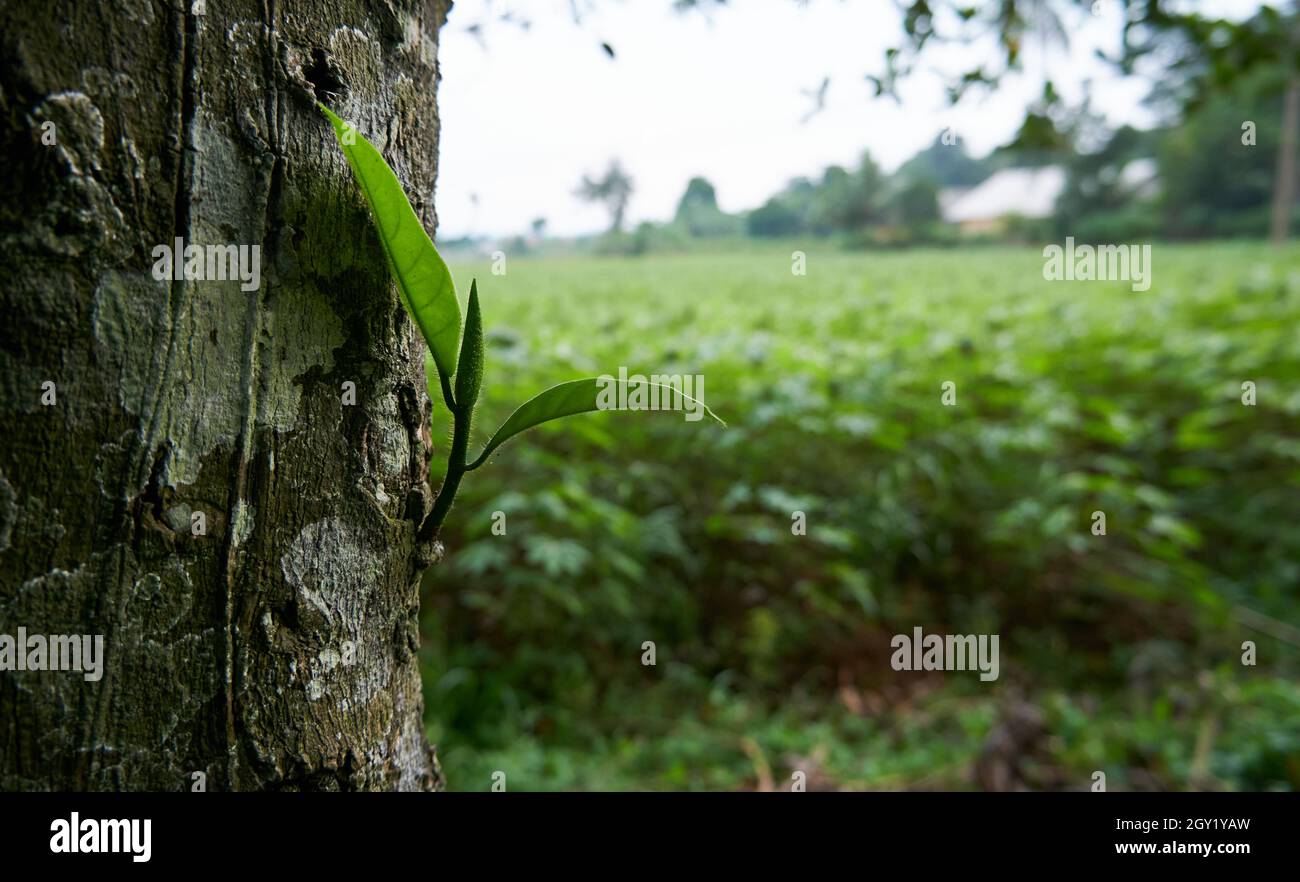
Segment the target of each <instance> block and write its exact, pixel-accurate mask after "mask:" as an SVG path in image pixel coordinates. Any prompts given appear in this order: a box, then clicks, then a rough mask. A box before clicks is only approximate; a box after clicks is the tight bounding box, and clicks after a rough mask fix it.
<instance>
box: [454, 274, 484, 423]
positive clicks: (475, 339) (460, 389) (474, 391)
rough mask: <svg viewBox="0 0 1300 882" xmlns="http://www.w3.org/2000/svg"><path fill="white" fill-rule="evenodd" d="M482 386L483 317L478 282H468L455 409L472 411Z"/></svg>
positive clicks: (457, 368) (457, 370) (457, 373)
mask: <svg viewBox="0 0 1300 882" xmlns="http://www.w3.org/2000/svg"><path fill="white" fill-rule="evenodd" d="M482 385H483V316H482V315H481V314H480V313H479V308H478V281H477V280H475V281H473V282H470V286H469V308H468V309H467V310H466V312H465V337H464V339H463V340H461V343H460V360H459V361H458V362H456V407H457V408H459V409H460V410H461V412H462V413H469V412H470V411H472V410H473V409H474V402H475V401H477V400H478V392H479V388H480V387H481V386H482Z"/></svg>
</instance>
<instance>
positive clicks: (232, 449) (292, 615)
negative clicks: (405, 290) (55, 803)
mask: <svg viewBox="0 0 1300 882" xmlns="http://www.w3.org/2000/svg"><path fill="white" fill-rule="evenodd" d="M449 5H450V4H449V3H447V2H445V0H293V2H286V0H198V2H195V0H114V2H112V3H99V2H95V3H86V2H84V0H39V2H37V0H17V2H12V0H11V2H6V3H4V4H3V5H2V6H0V35H2V36H0V43H2V49H3V55H0V59H2V60H0V163H2V164H3V175H0V191H2V193H0V279H3V282H2V283H0V284H2V290H0V306H2V308H3V313H2V314H3V317H4V320H3V324H2V325H0V423H2V424H3V437H2V438H0V634H8V635H15V634H16V632H17V629H18V628H19V627H23V628H25V629H26V631H27V633H28V634H41V635H47V634H102V635H104V642H105V653H106V659H107V660H106V665H105V669H104V674H103V678H102V679H101V680H99V681H98V682H89V681H87V680H86V679H85V678H84V677H83V676H82V675H80V674H78V673H75V672H66V671H65V672H58V671H31V670H28V671H22V672H14V671H6V672H3V673H0V789H92V790H94V789H150V790H181V789H191V787H192V784H193V782H194V781H196V780H197V779H196V777H195V775H194V773H196V772H202V773H204V775H205V776H206V782H207V787H208V789H213V790H221V789H255V788H279V789H330V790H333V789H432V788H435V787H436V786H438V784H439V781H440V775H439V772H438V767H437V761H436V759H435V757H434V754H433V751H432V749H431V748H430V747H429V745H428V743H427V741H426V738H425V734H424V727H423V725H422V720H421V717H422V710H423V701H422V695H421V686H420V677H419V672H418V667H417V659H416V651H417V648H418V643H419V636H418V630H417V613H418V606H419V600H418V593H417V587H418V584H417V583H418V579H419V574H420V571H421V569H422V564H427V563H428V562H429V561H430V560H431V559H432V558H433V557H434V556H435V554H434V551H435V550H434V549H430V548H423V549H422V548H417V547H416V544H415V538H414V536H415V528H416V527H415V525H416V522H417V520H418V518H419V517H420V515H422V514H423V512H424V511H426V510H427V509H428V508H429V506H430V503H431V501H432V500H431V497H432V492H431V490H430V488H429V484H428V469H427V464H428V455H429V438H428V432H427V426H428V415H429V408H430V402H429V398H428V394H427V389H426V385H425V371H424V360H423V352H424V349H423V344H422V343H421V342H420V339H419V337H418V334H417V332H416V331H415V330H414V328H413V326H412V324H411V322H410V321H409V320H408V319H407V318H406V316H405V315H404V313H403V311H402V308H401V306H400V304H399V302H398V300H397V296H396V292H395V289H394V288H393V286H392V283H391V280H390V278H389V275H388V271H387V268H386V267H385V265H384V262H383V256H382V251H381V249H380V246H379V242H378V240H377V239H376V237H375V234H374V232H373V230H372V227H371V225H370V223H369V220H368V218H367V215H366V210H365V207H364V205H363V203H362V201H361V197H360V195H359V192H358V190H357V187H356V185H355V183H354V182H353V180H352V177H351V174H350V172H349V170H348V167H347V165H346V163H345V162H344V159H343V157H342V155H341V153H340V152H339V150H338V146H337V144H336V143H335V141H334V136H333V134H332V132H331V129H330V127H329V125H328V123H327V122H326V121H325V120H324V119H323V118H322V117H321V116H320V115H319V114H318V113H317V112H316V110H315V109H314V108H313V106H312V104H311V102H310V94H311V93H312V92H314V93H315V94H317V95H320V96H322V97H324V99H325V100H326V103H329V104H331V105H332V106H333V107H335V108H336V109H337V110H338V112H339V113H340V114H341V115H343V116H344V117H345V118H346V119H348V120H350V121H351V122H353V123H355V124H356V125H357V127H358V129H359V130H360V131H361V132H362V133H364V134H366V135H367V136H368V137H370V138H371V140H373V141H375V143H376V144H377V145H378V146H379V147H380V149H382V150H383V151H384V152H385V154H386V156H387V158H388V160H389V162H390V163H391V164H392V165H393V166H394V167H395V168H396V169H397V171H398V174H399V176H400V177H401V178H402V180H403V182H404V183H405V184H406V187H407V190H408V193H410V194H411V195H412V200H413V202H414V203H415V205H416V208H417V211H419V212H420V213H421V215H422V216H423V217H424V219H425V221H426V224H427V225H428V227H429V228H430V229H431V230H432V227H433V221H434V215H433V207H432V194H433V185H434V175H435V166H436V155H437V153H436V149H437V140H438V117H437V112H436V107H435V101H434V95H435V88H436V85H437V56H436V51H437V34H438V29H439V27H440V25H441V24H442V22H443V20H444V18H445V15H446V12H447V8H448V7H449ZM46 123H53V126H47V125H45V124H46ZM50 133H53V142H52V143H47V142H48V141H50V140H51V139H50V137H49V135H50ZM178 237H179V238H182V239H184V241H185V243H186V244H196V245H200V246H206V245H209V244H224V245H231V244H247V245H258V246H260V249H261V252H260V257H261V285H260V288H259V289H258V290H256V291H252V292H246V291H243V290H241V283H240V281H238V280H234V281H193V280H186V281H166V280H163V281H158V280H155V278H154V276H153V274H152V272H151V270H152V268H153V264H154V258H153V257H152V256H151V254H152V251H153V249H154V248H155V247H156V246H158V245H163V244H167V245H170V244H171V243H172V242H173V240H175V239H176V238H178ZM46 381H52V382H53V383H54V384H55V387H54V388H55V390H56V394H57V399H56V403H55V404H53V405H44V404H42V389H43V387H42V384H43V383H44V382H46ZM347 382H352V383H355V405H350V404H348V403H345V401H344V397H343V396H344V392H343V387H344V384H345V383H347ZM195 512H202V513H203V515H204V518H205V519H206V535H201V536H195V535H192V530H191V524H192V513H195Z"/></svg>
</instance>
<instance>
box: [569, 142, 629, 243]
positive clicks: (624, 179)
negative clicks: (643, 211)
mask: <svg viewBox="0 0 1300 882" xmlns="http://www.w3.org/2000/svg"><path fill="white" fill-rule="evenodd" d="M632 190H633V183H632V178H631V177H630V176H629V175H628V173H627V172H625V171H624V170H623V166H621V165H620V164H619V162H618V160H617V159H615V160H611V161H610V163H609V168H607V169H606V170H605V173H604V174H603V175H602V176H601V177H599V178H592V177H590V176H589V175H583V177H582V183H581V184H579V185H578V191H577V195H578V198H579V199H582V200H584V201H586V202H598V203H600V204H601V205H603V206H605V210H606V211H607V212H609V231H610V232H611V233H617V232H619V231H620V230H622V229H623V217H624V215H625V214H626V213H627V203H628V200H629V199H631V198H632Z"/></svg>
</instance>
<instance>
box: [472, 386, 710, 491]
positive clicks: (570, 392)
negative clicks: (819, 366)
mask: <svg viewBox="0 0 1300 882" xmlns="http://www.w3.org/2000/svg"><path fill="white" fill-rule="evenodd" d="M642 385H643V386H644V388H645V389H646V390H650V389H654V390H656V391H657V392H658V394H660V395H670V394H671V395H678V396H680V397H681V399H682V400H683V401H684V402H687V403H690V404H697V405H700V406H701V407H703V408H704V412H705V413H707V414H708V415H709V416H710V417H712V418H713V419H714V420H715V421H717V423H718V424H719V425H724V426H725V425H726V423H723V422H722V420H720V419H718V417H717V415H716V414H715V413H714V412H713V411H712V410H710V409H709V408H708V407H707V406H705V405H704V404H703V402H700V401H697V400H696V399H694V398H692V397H691V396H689V395H686V394H684V393H682V392H681V391H680V390H673V389H672V388H671V387H668V386H663V385H661V384H659V383H645V384H642ZM606 387H608V388H612V389H618V388H619V387H622V388H623V389H624V390H625V392H624V394H626V389H627V387H628V384H627V383H623V382H621V381H619V380H613V381H612V382H610V381H608V380H606V381H602V380H601V379H600V378H598V377H590V378H588V379H585V380H570V381H569V382H567V383H560V384H559V385H558V386H552V387H551V388H550V389H547V390H546V391H545V392H541V393H539V394H538V395H536V396H535V397H533V398H532V399H530V400H528V401H526V402H524V403H523V404H522V405H520V406H519V409H518V410H516V411H515V412H514V413H512V414H511V415H510V418H509V419H507V420H506V421H505V422H504V423H503V424H502V425H501V428H499V429H497V432H496V434H495V435H493V436H492V438H491V439H490V440H489V441H488V443H487V444H486V445H484V447H483V452H482V453H480V454H479V456H478V459H476V460H475V461H474V464H473V465H471V466H470V467H469V468H471V469H475V468H478V466H479V465H480V464H481V463H483V462H486V461H487V458H488V457H489V456H491V455H492V452H493V451H494V450H496V449H497V448H498V447H500V446H501V445H502V444H504V443H505V442H506V441H508V440H510V439H511V438H513V437H514V436H515V435H518V434H519V433H520V432H525V431H527V430H529V429H531V428H533V427H534V426H540V425H541V424H542V423H546V422H550V421H551V420H558V419H560V418H561V417H566V416H573V415H574V414H579V413H590V412H592V411H595V410H600V409H601V407H600V396H601V392H602V389H603V388H606ZM606 409H612V408H606Z"/></svg>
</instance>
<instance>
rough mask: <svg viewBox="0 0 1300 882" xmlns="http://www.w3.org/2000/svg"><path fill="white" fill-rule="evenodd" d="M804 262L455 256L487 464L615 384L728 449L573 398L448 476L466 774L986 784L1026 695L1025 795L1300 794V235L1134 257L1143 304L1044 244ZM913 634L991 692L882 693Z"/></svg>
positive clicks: (907, 679) (454, 671)
mask: <svg viewBox="0 0 1300 882" xmlns="http://www.w3.org/2000/svg"><path fill="white" fill-rule="evenodd" d="M792 250H794V246H784V245H774V246H772V247H771V248H769V249H761V248H755V249H752V250H749V251H746V252H745V253H730V254H690V255H678V256H651V257H646V258H639V259H633V258H595V257H587V258H554V259H536V260H528V259H514V258H512V259H510V260H509V262H508V265H507V274H506V275H504V276H493V275H492V274H491V272H490V269H489V266H490V264H489V261H487V260H484V261H483V262H482V263H480V264H477V265H474V264H458V265H454V266H453V271H454V272H455V274H456V277H457V282H458V287H460V288H461V289H462V290H465V289H467V287H468V283H469V278H470V276H471V275H476V276H477V277H478V280H479V288H480V294H481V297H482V301H483V314H484V322H485V327H486V329H487V337H488V346H489V351H488V358H487V368H486V376H485V386H484V392H483V394H482V397H481V405H480V410H479V416H478V418H477V420H476V428H477V431H478V432H479V435H478V437H477V438H476V444H475V445H473V446H474V447H476V446H478V445H480V444H481V443H482V441H483V440H484V439H485V438H486V437H487V434H488V433H489V432H490V431H491V430H492V429H493V428H495V426H496V425H499V424H500V422H501V421H502V420H504V418H505V417H506V416H507V415H508V414H509V412H510V411H511V410H512V409H513V407H514V406H516V405H517V404H518V403H519V402H521V401H522V400H523V399H524V397H525V396H526V395H528V394H531V393H532V392H533V391H535V390H536V389H538V388H539V387H544V386H547V385H550V384H552V383H556V382H560V381H562V380H565V379H569V378H571V377H574V376H587V375H593V374H602V373H611V374H617V372H618V369H619V367H620V366H627V367H628V368H629V370H630V372H638V371H639V372H642V373H646V374H648V373H652V372H653V373H669V374H672V373H682V374H687V373H689V374H701V375H703V376H704V378H705V381H706V387H705V394H704V400H705V402H706V403H707V404H709V405H710V406H711V407H712V408H713V409H714V410H715V411H716V412H717V413H718V414H719V415H720V416H721V417H722V418H723V419H725V420H727V421H728V423H729V426H730V427H729V428H728V429H726V430H722V429H720V428H718V427H716V426H714V425H711V424H709V423H708V422H707V421H705V422H698V423H688V422H686V421H684V420H683V419H682V418H681V415H680V414H668V413H617V414H597V415H590V416H586V417H582V418H579V419H576V420H568V421H565V422H563V423H559V424H555V425H553V426H544V427H542V428H541V429H540V430H538V431H536V432H534V433H531V434H530V435H527V436H524V437H523V438H520V439H517V440H515V441H513V442H511V443H510V444H509V445H507V446H506V447H504V448H502V450H501V451H500V452H498V453H497V454H496V456H495V457H494V461H493V462H492V463H490V464H489V465H487V466H485V467H484V468H483V469H481V470H479V471H477V472H475V473H474V474H472V475H471V476H470V478H469V479H468V480H467V481H466V482H465V484H464V486H463V487H462V489H461V495H460V498H459V499H458V502H457V505H456V507H455V508H454V509H453V511H452V513H451V515H450V518H449V521H448V527H447V531H446V532H445V538H446V540H447V544H448V548H449V556H448V560H447V562H446V563H445V564H444V565H443V566H441V567H438V568H436V571H435V572H434V573H433V574H431V576H430V578H429V579H428V581H427V583H426V586H425V599H424V610H425V630H426V634H425V640H424V647H425V648H424V660H425V674H426V700H427V706H428V720H429V727H430V733H431V737H433V738H434V740H435V741H436V742H438V743H439V745H440V751H441V755H442V758H443V763H444V767H445V769H446V771H447V773H448V776H449V779H450V782H451V786H452V787H453V788H459V789H471V790H472V789H486V788H487V787H488V786H489V785H490V773H491V771H493V770H502V771H505V772H506V773H507V778H508V781H509V782H510V783H509V786H510V787H511V789H558V788H569V787H577V788H595V789H626V788H636V789H722V788H739V787H765V786H775V787H781V786H788V782H789V781H790V774H792V772H793V770H795V769H796V768H804V771H805V772H806V773H807V774H808V777H809V780H810V781H811V782H813V783H815V784H817V786H830V787H849V788H854V789H867V788H883V789H895V788H903V787H977V786H981V780H982V779H981V772H980V769H981V768H982V767H985V766H987V764H988V763H990V762H993V761H994V760H993V759H992V758H990V756H988V755H987V754H986V750H985V746H986V744H987V743H988V740H989V735H990V733H991V732H992V730H993V729H994V728H995V727H999V726H1005V725H1009V723H1008V722H1007V721H1008V720H1012V719H1014V718H1015V715H1016V709H1017V708H1022V707H1030V708H1033V709H1034V711H1035V712H1036V713H1038V714H1040V715H1041V717H1042V723H1043V724H1042V731H1041V732H1040V733H1039V734H1038V735H1037V736H1035V738H1034V739H1033V740H1032V741H1031V742H1030V743H1028V744H1027V745H1026V746H1025V747H1024V749H1023V750H1022V751H1021V753H1020V759H1019V760H1017V761H1016V770H1015V775H1016V776H1017V777H1018V778H1019V779H1020V780H1022V781H1023V782H1024V786H1034V787H1086V786H1088V785H1089V783H1090V775H1091V772H1092V771H1093V770H1097V769H1104V770H1107V774H1108V780H1109V785H1110V787H1111V788H1112V789H1118V788H1122V787H1162V788H1171V789H1188V788H1198V787H1213V788H1218V787H1225V788H1278V787H1282V788H1296V787H1300V768H1297V766H1296V763H1295V761H1294V760H1293V759H1289V757H1294V756H1296V755H1298V754H1300V722H1297V720H1300V714H1297V713H1296V712H1295V711H1296V710H1297V709H1300V689H1298V688H1297V686H1296V679H1297V678H1296V672H1297V654H1296V648H1295V646H1293V645H1292V643H1291V640H1292V637H1293V635H1294V634H1295V624H1296V623H1297V621H1298V620H1300V615H1298V614H1297V613H1298V610H1300V598H1297V596H1296V590H1295V588H1296V585H1297V583H1298V582H1300V518H1297V517H1296V514H1297V511H1298V509H1297V505H1296V502H1295V491H1294V488H1295V486H1296V483H1297V479H1298V478H1300V432H1297V431H1296V427H1297V425H1300V422H1298V421H1297V417H1298V416H1300V385H1297V380H1300V339H1298V338H1297V335H1296V333H1295V329H1296V327H1297V324H1298V322H1297V319H1300V252H1298V251H1296V250H1295V249H1289V250H1285V251H1275V250H1272V249H1270V248H1268V247H1266V246H1264V245H1257V244H1213V245H1206V244H1198V245H1194V246H1192V245H1187V246H1176V245H1164V244H1157V245H1156V246H1155V247H1154V249H1153V252H1154V253H1153V278H1154V282H1153V285H1152V287H1151V290H1150V291H1147V292H1134V291H1132V290H1131V289H1130V286H1129V285H1128V284H1127V283H1122V282H1074V283H1070V282H1047V281H1045V280H1044V279H1043V277H1042V268H1043V258H1042V256H1041V251H1039V250H1037V249H1021V248H998V249H978V250H946V251H909V252H889V253H857V254H851V253H844V252H835V251H818V250H815V249H814V250H810V251H809V252H808V254H807V275H806V276H796V275H793V274H792V273H791V263H792V261H791V251H792ZM1247 381H1249V382H1253V383H1255V384H1256V396H1257V403H1256V405H1255V406H1253V407H1247V406H1245V405H1243V404H1242V400H1241V396H1242V394H1243V393H1242V383H1243V382H1247ZM948 382H951V383H954V384H955V392H956V406H953V407H947V406H944V405H943V404H942V402H941V395H942V388H943V384H944V383H948ZM435 393H436V390H435ZM435 398H436V394H435ZM448 428H449V427H445V426H444V427H439V426H435V438H436V437H438V434H437V433H438V432H439V431H440V430H445V429H448ZM439 452H440V453H442V454H443V455H445V445H440V450H439ZM440 465H441V464H439V463H435V466H434V468H433V469H432V471H434V472H435V473H440V468H439V467H440ZM1095 511H1103V512H1105V514H1106V519H1107V534H1106V535H1105V536H1096V535H1094V534H1093V533H1092V530H1091V527H1092V524H1093V512H1095ZM497 512H501V513H503V514H504V516H505V523H506V532H505V535H494V533H493V532H492V527H493V524H494V523H500V517H499V516H497V517H495V518H494V514H495V513H497ZM795 512H803V513H804V515H805V516H806V520H807V535H805V536H799V535H793V534H792V532H791V523H792V517H793V515H794V513H795ZM1246 610H1248V611H1249V613H1245V612H1243V611H1246ZM1246 622H1249V623H1251V625H1250V626H1248V625H1247V624H1246ZM1260 622H1264V623H1265V626H1266V627H1267V629H1268V630H1267V631H1262V630H1259V623H1260ZM914 625H921V626H923V627H924V628H925V629H926V630H927V632H947V633H999V634H1001V643H1002V648H1001V654H1002V659H1001V667H1002V676H1001V677H1000V678H999V680H998V682H997V683H995V684H981V683H979V681H978V679H977V678H976V677H975V675H973V674H972V675H967V674H962V673H948V674H946V675H935V674H930V675H924V674H912V673H907V672H895V671H893V670H892V669H891V668H890V666H889V663H888V660H889V654H890V648H889V639H890V637H891V635H893V634H895V633H902V632H910V630H911V628H912V627H913V626H914ZM1244 640H1253V641H1256V642H1257V644H1258V655H1259V663H1258V664H1257V665H1256V666H1253V667H1247V666H1243V665H1242V664H1241V663H1240V655H1241V652H1242V650H1241V644H1242V641H1244ZM645 641H654V643H655V646H656V652H657V656H658V660H657V664H656V665H655V666H653V667H651V666H646V665H643V664H642V663H641V656H642V654H643V648H642V646H643V643H644V642H645ZM982 757H983V759H981V758H982ZM800 764H802V765H800ZM981 764H983V765H981Z"/></svg>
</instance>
